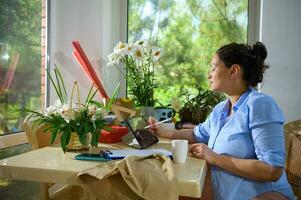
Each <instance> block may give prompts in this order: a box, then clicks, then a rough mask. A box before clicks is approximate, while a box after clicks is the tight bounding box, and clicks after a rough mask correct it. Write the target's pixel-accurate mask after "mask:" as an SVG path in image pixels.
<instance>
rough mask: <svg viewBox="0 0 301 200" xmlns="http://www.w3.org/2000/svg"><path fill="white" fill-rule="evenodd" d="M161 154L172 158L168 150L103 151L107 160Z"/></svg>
mask: <svg viewBox="0 0 301 200" xmlns="http://www.w3.org/2000/svg"><path fill="white" fill-rule="evenodd" d="M153 154H159V155H163V156H168V157H172V153H171V152H170V151H168V150H166V149H142V150H138V149H126V150H125V149H122V150H103V151H102V155H103V157H105V158H107V159H113V160H114V159H122V158H124V157H126V156H150V155H153Z"/></svg>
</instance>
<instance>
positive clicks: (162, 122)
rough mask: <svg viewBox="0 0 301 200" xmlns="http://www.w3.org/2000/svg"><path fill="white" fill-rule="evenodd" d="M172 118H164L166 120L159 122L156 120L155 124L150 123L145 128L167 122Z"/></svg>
mask: <svg viewBox="0 0 301 200" xmlns="http://www.w3.org/2000/svg"><path fill="white" fill-rule="evenodd" d="M170 120H171V118H167V119H164V120H162V121H159V122H156V123H154V124H151V125H148V126H146V127H144V129H146V128H150V127H152V126H154V125H158V124H162V123H164V122H167V121H170Z"/></svg>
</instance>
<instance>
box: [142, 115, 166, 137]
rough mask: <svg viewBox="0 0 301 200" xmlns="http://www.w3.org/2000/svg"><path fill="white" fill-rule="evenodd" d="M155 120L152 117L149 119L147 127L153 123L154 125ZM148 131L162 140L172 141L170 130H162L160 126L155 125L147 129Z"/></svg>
mask: <svg viewBox="0 0 301 200" xmlns="http://www.w3.org/2000/svg"><path fill="white" fill-rule="evenodd" d="M156 122H157V120H156V119H155V118H153V117H150V118H149V119H148V124H149V125H152V124H154V123H156ZM149 130H150V131H151V132H152V133H154V134H155V135H156V136H158V137H163V138H168V139H172V130H166V129H163V128H162V127H161V126H160V124H156V125H153V126H151V127H150V128H149Z"/></svg>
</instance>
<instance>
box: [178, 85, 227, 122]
mask: <svg viewBox="0 0 301 200" xmlns="http://www.w3.org/2000/svg"><path fill="white" fill-rule="evenodd" d="M196 89H197V93H196V94H195V95H192V94H189V92H188V90H184V91H183V92H181V94H180V96H181V97H184V101H183V103H182V104H183V106H182V107H181V108H180V110H179V117H180V120H181V122H182V123H185V122H190V123H192V124H195V125H197V124H199V123H201V122H204V121H205V120H206V118H207V115H208V113H209V112H210V111H211V110H212V108H213V107H214V106H215V105H216V104H218V103H219V102H220V101H222V100H223V99H224V98H225V96H224V95H222V94H219V93H216V92H213V91H211V90H206V89H204V88H202V87H201V86H199V87H197V88H196Z"/></svg>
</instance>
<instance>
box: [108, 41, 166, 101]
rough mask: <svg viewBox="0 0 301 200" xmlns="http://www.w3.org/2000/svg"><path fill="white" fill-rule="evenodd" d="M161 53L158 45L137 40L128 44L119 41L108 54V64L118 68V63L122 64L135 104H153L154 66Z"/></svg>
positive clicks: (154, 86)
mask: <svg viewBox="0 0 301 200" xmlns="http://www.w3.org/2000/svg"><path fill="white" fill-rule="evenodd" d="M161 55H162V50H161V49H160V48H159V47H156V46H151V45H149V44H148V42H146V41H137V42H135V43H128V44H127V43H122V42H119V43H118V44H117V45H116V47H115V48H114V52H113V53H112V54H110V55H109V56H108V59H109V62H108V65H109V66H111V65H113V66H116V67H117V69H119V68H118V64H119V63H123V64H124V67H125V69H126V72H127V76H126V79H127V84H128V87H129V94H130V95H131V96H132V97H133V99H134V100H135V103H136V105H137V106H154V105H155V102H156V100H155V98H154V88H156V87H157V86H156V83H155V75H154V67H155V63H156V62H157V61H158V59H159V58H160V57H161ZM120 72H121V73H122V74H123V72H122V71H120ZM123 75H125V74H123Z"/></svg>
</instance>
